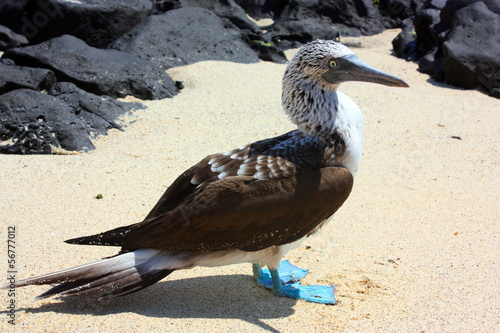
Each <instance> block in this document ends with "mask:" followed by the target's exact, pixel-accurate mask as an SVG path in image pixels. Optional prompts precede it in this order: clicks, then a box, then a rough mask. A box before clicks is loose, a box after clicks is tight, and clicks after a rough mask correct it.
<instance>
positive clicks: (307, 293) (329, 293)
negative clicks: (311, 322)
mask: <svg viewBox="0 0 500 333" xmlns="http://www.w3.org/2000/svg"><path fill="white" fill-rule="evenodd" d="M271 276H272V280H273V281H272V283H273V288H272V289H273V292H274V293H275V294H276V295H278V296H284V297H290V298H297V299H302V300H304V301H309V302H314V303H323V304H337V302H336V301H335V296H334V294H333V293H334V290H335V285H333V286H320V285H314V286H301V285H300V281H299V282H296V283H286V284H282V282H281V279H280V274H279V272H278V270H277V269H276V270H271Z"/></svg>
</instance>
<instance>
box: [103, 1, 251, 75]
mask: <svg viewBox="0 0 500 333" xmlns="http://www.w3.org/2000/svg"><path fill="white" fill-rule="evenodd" d="M245 39H247V37H246V35H245V34H244V33H243V32H242V31H241V30H240V29H238V28H237V27H235V26H234V24H232V23H231V22H230V21H228V20H223V19H221V18H220V17H218V16H217V15H215V14H214V13H213V12H211V11H209V10H206V9H202V8H195V7H193V8H190V7H187V8H180V9H175V10H171V11H168V12H166V13H165V14H163V15H155V16H150V17H148V18H146V19H145V20H144V21H142V22H141V23H139V24H138V25H137V26H136V27H135V28H134V29H132V30H131V31H130V32H129V33H127V34H125V35H124V36H122V37H121V38H119V39H118V40H116V41H115V42H114V43H113V44H111V46H110V47H112V48H114V49H117V50H121V51H124V52H129V53H132V54H137V55H140V56H141V57H142V58H144V59H147V60H151V61H153V62H155V63H158V64H161V66H163V67H164V68H170V67H175V66H181V65H187V64H192V63H195V62H198V61H203V60H224V61H234V62H241V63H252V62H258V61H259V57H258V56H257V55H256V54H255V52H254V51H253V50H252V49H251V47H250V46H249V45H248V44H247V43H246V42H245V41H244V40H245Z"/></svg>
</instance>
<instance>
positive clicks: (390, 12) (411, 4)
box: [378, 0, 425, 28]
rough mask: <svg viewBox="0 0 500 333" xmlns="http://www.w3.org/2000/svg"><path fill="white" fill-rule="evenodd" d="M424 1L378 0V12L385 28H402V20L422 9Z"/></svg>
mask: <svg viewBox="0 0 500 333" xmlns="http://www.w3.org/2000/svg"><path fill="white" fill-rule="evenodd" d="M424 3H425V0H379V3H378V10H379V12H380V14H381V15H382V16H383V17H384V19H383V21H382V24H384V26H385V27H386V28H398V27H402V26H403V22H404V20H406V19H408V18H412V17H413V16H415V14H416V13H417V12H418V11H419V10H420V8H422V7H423V5H424Z"/></svg>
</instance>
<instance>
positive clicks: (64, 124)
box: [0, 82, 144, 154]
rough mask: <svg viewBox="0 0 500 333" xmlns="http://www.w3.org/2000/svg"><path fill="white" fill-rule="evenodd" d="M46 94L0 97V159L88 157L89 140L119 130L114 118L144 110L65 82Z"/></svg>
mask: <svg viewBox="0 0 500 333" xmlns="http://www.w3.org/2000/svg"><path fill="white" fill-rule="evenodd" d="M49 94H50V95H47V94H43V93H40V92H37V91H34V90H30V89H18V90H13V91H11V92H8V93H6V94H3V95H0V140H2V142H0V153H4V154H50V153H53V152H54V148H62V149H65V150H67V151H84V152H88V151H91V150H94V149H95V147H94V145H93V143H92V140H91V139H92V138H94V137H96V136H98V135H105V134H107V131H108V130H109V129H112V128H117V129H121V126H120V125H119V124H118V123H117V118H118V117H120V116H122V115H124V114H127V113H128V112H130V111H131V110H135V109H139V108H143V107H144V106H143V105H142V104H140V103H125V102H118V101H115V100H114V99H112V98H110V97H102V96H97V95H94V94H91V93H88V92H86V91H84V90H81V89H79V88H78V87H76V86H75V85H74V84H72V83H69V82H58V83H56V84H54V85H53V86H52V88H51V89H50V91H49Z"/></svg>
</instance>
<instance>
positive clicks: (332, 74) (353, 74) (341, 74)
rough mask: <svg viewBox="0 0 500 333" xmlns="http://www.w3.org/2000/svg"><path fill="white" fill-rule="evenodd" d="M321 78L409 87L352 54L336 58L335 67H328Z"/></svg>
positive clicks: (332, 81) (339, 81)
mask: <svg viewBox="0 0 500 333" xmlns="http://www.w3.org/2000/svg"><path fill="white" fill-rule="evenodd" d="M323 78H324V79H325V80H327V81H329V82H331V83H341V82H346V81H364V82H373V83H378V84H383V85H386V86H390V87H409V85H408V84H407V83H406V82H405V81H403V80H401V79H400V78H398V77H396V76H394V75H391V74H387V73H384V72H382V71H379V70H378V69H376V68H373V67H372V66H370V65H367V64H365V63H364V62H363V61H362V60H361V59H359V58H358V57H356V56H355V55H354V54H352V55H348V56H345V57H342V58H339V59H337V67H335V68H331V69H329V70H328V72H326V73H325V74H323Z"/></svg>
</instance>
